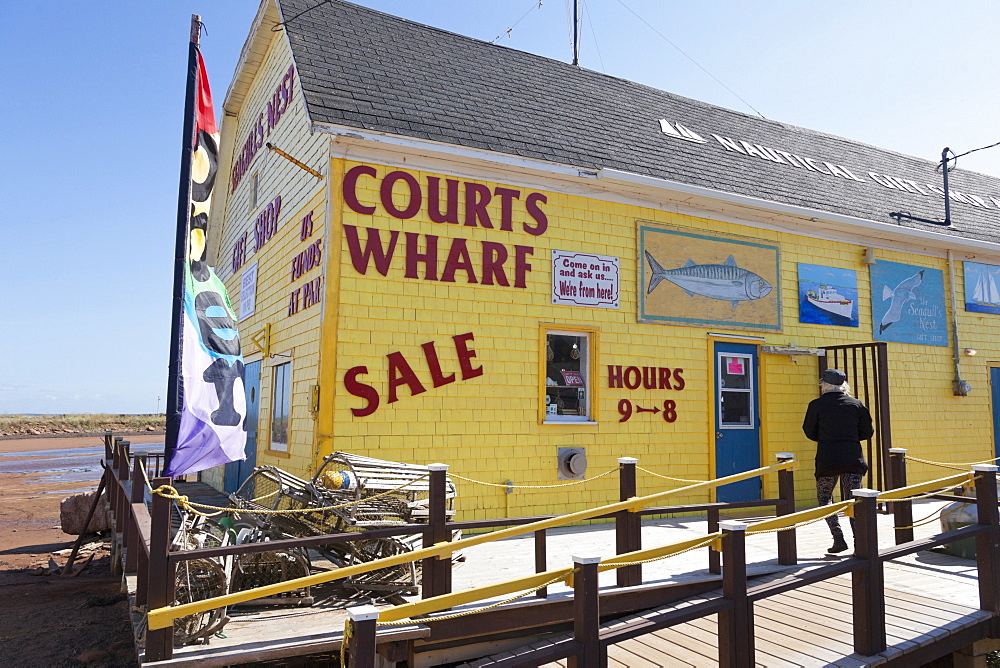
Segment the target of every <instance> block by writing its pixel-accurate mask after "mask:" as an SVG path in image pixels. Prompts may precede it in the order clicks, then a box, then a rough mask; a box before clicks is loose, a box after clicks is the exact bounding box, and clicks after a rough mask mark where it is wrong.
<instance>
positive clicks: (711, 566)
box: [708, 508, 722, 575]
mask: <svg viewBox="0 0 1000 668" xmlns="http://www.w3.org/2000/svg"><path fill="white" fill-rule="evenodd" d="M718 530H719V509H718V508H709V509H708V533H715V532H716V531H718ZM708 572H709V573H714V574H715V575H721V574H722V554H721V553H720V552H716V551H715V548H714V547H709V548H708Z"/></svg>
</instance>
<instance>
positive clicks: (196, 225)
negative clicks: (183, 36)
mask: <svg viewBox="0 0 1000 668" xmlns="http://www.w3.org/2000/svg"><path fill="white" fill-rule="evenodd" d="M192 49H193V56H194V57H196V58H197V71H196V74H195V79H196V80H195V81H194V82H189V85H193V86H194V107H195V108H194V116H195V128H194V130H195V131H194V134H193V136H194V145H193V149H192V150H191V151H190V152H189V153H190V208H189V209H188V211H187V216H186V219H187V220H186V224H185V225H183V227H181V226H179V230H178V234H184V236H185V238H186V242H185V243H184V248H185V249H186V256H185V262H184V282H183V310H182V312H181V314H180V321H181V322H180V326H179V327H178V328H177V329H178V330H179V336H177V337H175V339H179V340H175V341H174V342H173V345H176V346H179V351H178V352H179V355H175V356H172V359H178V361H179V369H171V373H177V374H178V375H177V381H176V382H177V393H176V397H177V400H176V406H175V408H174V410H175V413H174V416H173V417H174V424H175V425H177V426H176V427H175V429H176V439H174V437H173V434H172V432H171V429H170V428H169V427H170V418H171V416H170V415H169V414H168V431H167V443H166V464H165V466H164V472H163V475H165V476H170V477H175V476H180V475H185V474H188V473H195V472H197V471H201V470H203V469H207V468H209V467H212V466H217V465H219V464H225V463H226V462H232V461H237V460H243V459H246V453H245V451H244V449H245V447H246V430H245V427H244V424H243V420H244V417H245V416H246V397H245V395H244V391H243V356H242V354H241V351H240V337H239V333H238V332H237V330H236V315H235V313H234V312H233V308H232V305H231V304H230V302H229V295H228V294H227V293H226V287H225V285H223V283H222V281H220V280H219V278H218V276H216V275H215V271H214V270H213V269H212V268H211V267H209V266H208V264H207V263H206V261H205V248H206V238H205V233H206V228H207V226H208V211H209V206H210V204H211V199H212V191H213V189H214V187H215V178H216V174H217V172H218V166H219V161H218V154H219V148H218V147H219V131H218V127H217V126H216V123H215V111H214V109H213V106H212V92H211V90H210V89H209V85H208V76H207V74H206V73H205V62H204V60H202V57H201V53H200V51H198V48H197V44H195V43H192ZM178 413H179V420H177V417H178V415H177V414H178ZM174 440H175V442H173V443H172V441H174Z"/></svg>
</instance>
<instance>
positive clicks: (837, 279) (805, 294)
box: [798, 262, 860, 327]
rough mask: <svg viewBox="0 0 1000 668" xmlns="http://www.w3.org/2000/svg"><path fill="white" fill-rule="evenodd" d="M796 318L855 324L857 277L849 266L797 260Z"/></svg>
mask: <svg viewBox="0 0 1000 668" xmlns="http://www.w3.org/2000/svg"><path fill="white" fill-rule="evenodd" d="M798 274H799V322H804V323H812V324H816V325H837V326H839V327H857V326H859V324H860V323H859V322H858V277H857V274H856V273H855V272H854V271H853V270H851V269H841V268H839V267H828V266H824V265H819V264H806V263H803V262H800V263H799V265H798Z"/></svg>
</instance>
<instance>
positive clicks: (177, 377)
mask: <svg viewBox="0 0 1000 668" xmlns="http://www.w3.org/2000/svg"><path fill="white" fill-rule="evenodd" d="M200 42H201V16H200V15H198V14H192V15H191V33H190V42H189V44H188V66H187V84H186V90H185V93H184V129H183V138H182V141H181V169H180V185H179V187H178V192H177V239H176V243H175V245H174V283H173V302H172V308H171V311H170V361H169V363H168V371H167V408H166V410H167V429H166V435H165V437H164V457H163V470H167V468H168V465H169V464H170V459H171V457H172V456H173V453H174V449H175V448H176V447H177V436H178V433H179V432H180V426H181V411H182V410H183V408H184V406H183V401H182V398H181V396H182V391H183V388H182V387H181V346H182V345H183V335H182V332H183V321H182V319H183V317H184V269H185V265H186V263H187V255H188V252H187V246H188V227H189V225H190V220H189V219H190V216H191V158H192V155H193V154H194V139H195V137H194V124H195V91H196V89H197V85H198V46H199V44H200Z"/></svg>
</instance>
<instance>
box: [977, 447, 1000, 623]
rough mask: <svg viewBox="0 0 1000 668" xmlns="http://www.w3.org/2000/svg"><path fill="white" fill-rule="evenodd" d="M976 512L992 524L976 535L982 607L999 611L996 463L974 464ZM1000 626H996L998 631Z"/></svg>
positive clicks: (995, 615) (982, 521) (999, 526)
mask: <svg viewBox="0 0 1000 668" xmlns="http://www.w3.org/2000/svg"><path fill="white" fill-rule="evenodd" d="M972 470H973V471H975V472H976V512H977V514H978V517H979V524H989V525H990V526H991V527H992V529H991V530H990V532H989V533H986V534H980V535H978V536H976V565H977V566H978V568H979V608H980V610H986V611H987V612H990V613H992V614H993V623H994V625H995V626H996V625H997V624H998V623H1000V622H998V615H1000V518H998V512H997V478H996V475H997V467H996V466H994V465H992V464H975V465H974V466H973V467H972ZM996 630H997V629H994V631H996Z"/></svg>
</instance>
